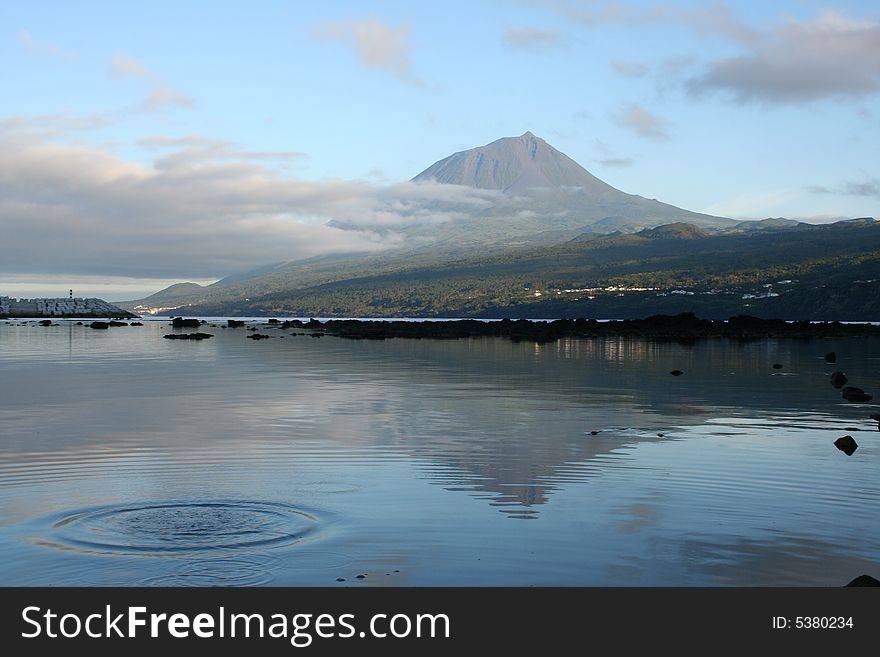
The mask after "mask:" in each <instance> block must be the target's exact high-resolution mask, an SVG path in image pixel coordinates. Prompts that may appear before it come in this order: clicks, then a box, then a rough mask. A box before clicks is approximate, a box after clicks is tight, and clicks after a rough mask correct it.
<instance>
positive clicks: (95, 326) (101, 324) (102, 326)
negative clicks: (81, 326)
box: [89, 322, 110, 329]
mask: <svg viewBox="0 0 880 657" xmlns="http://www.w3.org/2000/svg"><path fill="white" fill-rule="evenodd" d="M89 326H90V327H92V328H93V329H108V328H110V325H109V324H108V323H107V322H92V323H91V324H89Z"/></svg>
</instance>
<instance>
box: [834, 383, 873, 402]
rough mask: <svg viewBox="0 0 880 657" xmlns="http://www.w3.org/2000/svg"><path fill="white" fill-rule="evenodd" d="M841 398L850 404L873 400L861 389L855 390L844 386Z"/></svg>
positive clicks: (852, 387) (853, 387)
mask: <svg viewBox="0 0 880 657" xmlns="http://www.w3.org/2000/svg"><path fill="white" fill-rule="evenodd" d="M841 396H842V397H843V398H844V399H845V400H846V401H850V402H869V401H871V400H872V399H873V397H872V396H871V395H869V394H868V393H866V392H865V391H864V390H862V389H861V388H856V387H855V386H846V387H845V388H844V389H843V392H842V393H841Z"/></svg>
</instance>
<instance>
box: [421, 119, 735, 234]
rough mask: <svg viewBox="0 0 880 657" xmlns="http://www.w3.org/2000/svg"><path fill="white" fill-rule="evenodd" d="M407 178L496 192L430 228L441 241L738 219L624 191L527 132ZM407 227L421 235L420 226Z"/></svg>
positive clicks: (722, 223) (725, 223)
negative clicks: (483, 203)
mask: <svg viewBox="0 0 880 657" xmlns="http://www.w3.org/2000/svg"><path fill="white" fill-rule="evenodd" d="M412 182H414V183H428V182H433V183H440V184H444V185H459V186H465V187H473V188H478V189H487V190H492V191H497V192H499V196H498V198H497V199H496V201H495V203H493V205H492V206H491V207H489V208H486V209H483V210H481V211H479V212H471V213H470V216H468V217H465V218H463V219H459V220H456V221H451V222H447V223H445V224H442V225H440V226H435V227H432V229H431V230H432V233H433V236H434V238H435V239H437V240H438V241H439V242H444V243H449V242H454V241H456V240H458V241H459V242H461V243H472V242H474V241H483V242H487V243H503V242H505V241H506V242H507V243H509V244H522V243H523V240H524V239H527V238H529V237H532V236H534V235H537V234H540V233H545V232H552V231H559V230H579V231H580V232H586V231H590V232H601V233H613V232H614V231H617V230H622V231H626V232H635V231H638V230H641V229H643V228H652V227H655V226H660V225H663V224H669V223H675V222H687V223H691V224H694V225H696V226H699V227H702V228H709V229H715V230H720V229H729V228H733V227H734V226H735V225H736V223H737V222H735V221H733V220H732V219H726V218H724V217H716V216H712V215H707V214H701V213H699V212H692V211H690V210H684V209H682V208H678V207H675V206H674V205H669V204H668V203H662V202H660V201H657V200H656V199H648V198H644V197H642V196H638V195H636V194H627V193H625V192H622V191H620V190H619V189H616V188H614V187H612V186H611V185H609V184H608V183H606V182H603V181H602V180H600V179H599V178H597V177H596V176H594V175H593V174H591V173H590V172H589V171H587V170H586V169H585V168H583V167H582V166H581V165H580V164H578V163H577V162H575V161H574V160H573V159H571V158H570V157H568V156H567V155H565V154H564V153H562V152H561V151H559V150H557V149H555V148H554V147H553V146H551V145H550V144H548V143H547V142H546V141H544V140H543V139H541V138H540V137H536V136H535V135H533V134H532V133H531V132H526V133H524V134H522V135H520V136H519V137H505V138H503V139H498V140H497V141H493V142H492V143H491V144H487V145H485V146H480V147H478V148H472V149H470V150H466V151H461V152H458V153H454V154H453V155H450V156H449V157H446V158H444V159H442V160H440V161H438V162H435V163H434V164H432V165H431V166H430V167H428V168H427V169H425V170H424V171H422V172H421V173H420V174H418V175H417V176H415V177H414V178H413V179H412ZM412 232H415V233H418V235H419V237H422V238H424V237H425V232H426V231H425V230H419V229H416V230H415V231H412ZM573 236H574V235H572V237H573Z"/></svg>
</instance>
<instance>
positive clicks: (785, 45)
mask: <svg viewBox="0 0 880 657" xmlns="http://www.w3.org/2000/svg"><path fill="white" fill-rule="evenodd" d="M541 4H543V5H544V6H548V7H550V8H551V9H552V10H554V11H556V12H557V13H560V14H561V15H563V16H565V17H566V18H568V19H569V20H571V21H573V22H574V23H577V24H580V25H581V26H583V27H586V28H596V27H604V26H617V27H623V28H632V27H645V26H657V27H674V28H685V29H688V30H690V31H692V32H693V33H695V34H696V35H698V36H700V37H703V38H713V39H717V40H722V41H726V42H729V43H732V44H734V45H735V46H737V47H738V48H739V49H740V52H738V53H736V54H734V55H732V56H726V57H720V58H715V59H711V60H708V61H705V62H704V65H703V67H702V70H700V71H697V72H693V71H691V70H689V69H690V68H691V66H690V64H691V63H693V62H692V61H691V62H684V63H685V65H682V66H676V65H673V66H656V65H644V68H643V67H642V66H643V65H640V64H638V63H633V62H623V61H616V62H612V63H611V66H612V68H613V69H614V70H615V71H616V72H617V73H618V74H620V75H623V76H626V77H644V76H645V74H646V73H650V74H651V75H652V76H653V77H656V78H657V79H663V80H674V81H675V84H676V85H677V86H678V85H683V86H684V88H685V89H686V90H687V91H688V92H689V93H690V94H692V95H694V96H698V95H704V94H708V93H713V92H719V93H722V94H725V95H727V96H728V97H730V98H731V99H732V100H734V101H736V102H748V101H757V102H765V103H776V104H793V103H804V102H812V101H817V100H825V99H853V98H862V97H866V96H869V95H873V94H875V93H877V92H878V91H880V20H878V19H877V18H876V17H874V16H872V17H870V18H862V19H857V18H852V17H849V16H847V15H845V14H844V13H842V12H841V11H838V10H835V9H826V10H824V11H822V12H820V13H819V14H818V15H817V16H816V17H815V18H813V19H811V20H801V19H796V18H785V19H783V20H780V21H778V22H776V23H775V24H771V25H769V26H767V27H761V28H756V27H752V26H751V25H749V24H747V23H746V22H744V21H742V20H740V19H738V18H737V17H736V16H735V15H734V12H733V11H732V10H731V8H730V6H729V5H728V4H726V3H724V2H715V3H711V4H703V5H697V6H692V7H678V6H673V5H672V4H670V3H657V4H653V5H635V4H628V3H624V2H615V1H611V2H602V1H595V2H590V3H583V2H573V1H570V0H545V2H542V3H541Z"/></svg>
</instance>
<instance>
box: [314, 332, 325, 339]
mask: <svg viewBox="0 0 880 657" xmlns="http://www.w3.org/2000/svg"><path fill="white" fill-rule="evenodd" d="M312 337H313V338H323V337H324V334H323V333H312Z"/></svg>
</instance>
